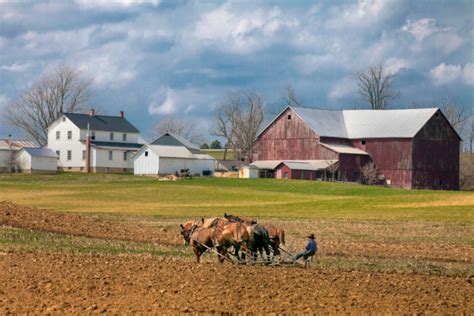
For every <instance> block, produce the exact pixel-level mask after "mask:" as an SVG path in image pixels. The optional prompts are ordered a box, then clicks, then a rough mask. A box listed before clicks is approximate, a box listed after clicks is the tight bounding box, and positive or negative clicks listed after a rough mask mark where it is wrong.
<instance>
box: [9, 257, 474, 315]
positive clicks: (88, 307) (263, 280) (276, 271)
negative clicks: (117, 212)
mask: <svg viewBox="0 0 474 316" xmlns="http://www.w3.org/2000/svg"><path fill="white" fill-rule="evenodd" d="M0 282H1V284H2V287H1V289H0V313H2V314H5V313H8V312H12V313H25V312H31V313H33V314H37V313H48V312H53V313H54V312H56V313H65V312H66V313H70V312H73V313H84V312H120V313H125V312H162V313H163V312H168V313H178V312H200V313H202V312H204V313H212V312H218V313H221V312H233V313H237V312H259V313H262V312H264V313H268V312H276V313H289V312H296V311H300V312H311V313H314V312H316V313H317V312H333V313H343V312H364V313H369V312H371V313H381V312H387V311H392V312H395V313H427V314H429V313H436V314H461V313H467V314H468V313H470V312H472V311H473V310H474V301H473V297H474V295H473V294H474V287H473V285H472V284H471V283H470V282H472V280H466V279H463V278H447V277H438V276H422V275H400V274H387V273H375V274H370V273H367V272H361V271H353V272H341V271H332V270H320V269H301V268H269V267H248V266H232V265H230V264H222V265H220V264H217V263H204V264H201V265H197V264H195V263H193V262H190V261H189V260H186V259H182V258H164V257H149V256H111V255H73V254H41V253H27V254H20V253H4V254H2V255H0Z"/></svg>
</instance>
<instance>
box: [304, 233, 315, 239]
mask: <svg viewBox="0 0 474 316" xmlns="http://www.w3.org/2000/svg"><path fill="white" fill-rule="evenodd" d="M306 237H308V238H309V239H314V234H309V235H308V236H306Z"/></svg>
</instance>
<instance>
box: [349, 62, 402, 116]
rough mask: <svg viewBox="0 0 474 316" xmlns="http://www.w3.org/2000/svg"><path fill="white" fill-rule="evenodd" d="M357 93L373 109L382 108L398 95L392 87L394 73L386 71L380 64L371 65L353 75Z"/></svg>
mask: <svg viewBox="0 0 474 316" xmlns="http://www.w3.org/2000/svg"><path fill="white" fill-rule="evenodd" d="M355 77H356V79H357V84H358V87H359V94H360V96H361V98H362V100H363V101H364V102H367V103H368V104H369V106H370V107H371V108H372V109H373V110H384V109H386V108H387V107H388V105H389V104H390V102H391V101H393V100H395V99H397V98H398V97H399V96H400V92H399V91H398V90H396V89H395V88H394V87H393V85H394V84H393V81H394V78H395V74H392V73H387V72H386V71H385V69H384V68H383V66H382V65H378V66H371V67H369V68H367V69H366V70H364V71H360V72H358V73H357V74H356V75H355Z"/></svg>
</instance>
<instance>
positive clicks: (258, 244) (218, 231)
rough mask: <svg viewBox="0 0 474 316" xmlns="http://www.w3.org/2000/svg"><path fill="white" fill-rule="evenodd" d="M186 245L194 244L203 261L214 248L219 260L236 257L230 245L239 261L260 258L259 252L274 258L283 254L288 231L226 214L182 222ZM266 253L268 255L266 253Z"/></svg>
mask: <svg viewBox="0 0 474 316" xmlns="http://www.w3.org/2000/svg"><path fill="white" fill-rule="evenodd" d="M180 228H181V235H182V236H183V239H184V243H185V245H190V246H191V248H192V249H193V252H194V254H195V256H196V261H197V262H198V263H199V262H200V259H201V256H202V254H203V253H204V252H206V251H207V250H211V249H212V250H214V251H215V252H217V254H218V258H219V261H220V262H221V263H222V262H224V261H225V260H229V261H232V259H231V258H230V257H229V249H230V248H231V247H232V248H233V249H234V252H233V256H234V257H235V258H236V259H237V261H238V262H243V261H245V260H246V258H247V257H249V258H250V260H253V261H256V260H257V258H258V254H260V256H261V257H262V259H263V261H265V262H270V261H271V260H272V258H273V257H274V256H277V255H279V254H280V245H285V231H284V230H283V229H282V228H280V227H277V226H275V225H271V224H268V225H262V224H259V223H257V221H256V220H254V219H249V218H240V217H238V216H234V215H228V214H224V216H223V217H214V218H209V219H204V218H202V219H201V220H199V221H195V222H193V221H188V222H185V223H183V224H180ZM264 254H265V255H264Z"/></svg>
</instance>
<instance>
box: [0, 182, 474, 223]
mask: <svg viewBox="0 0 474 316" xmlns="http://www.w3.org/2000/svg"><path fill="white" fill-rule="evenodd" d="M0 187H1V191H0V200H7V201H10V202H14V203H17V204H21V205H27V206H35V207H42V208H48V209H52V210H57V211H61V212H79V213H110V214H128V215H148V216H156V217H172V218H187V217H195V216H204V217H206V216H220V215H222V214H223V213H224V212H227V213H238V214H240V215H245V216H251V217H259V218H281V219H297V218H314V219H322V218H332V219H357V220H427V221H443V222H444V221H463V222H473V221H474V193H471V192H455V191H428V190H400V189H390V188H383V187H369V186H362V185H358V184H345V183H328V182H319V181H296V180H295V181H285V180H273V179H226V178H194V179H192V180H184V181H158V180H157V179H154V178H147V177H136V176H132V175H111V174H108V175H103V174H94V175H84V174H68V173H64V174H59V175H54V176H44V175H43V176H39V175H36V176H34V175H33V176H32V175H0Z"/></svg>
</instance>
